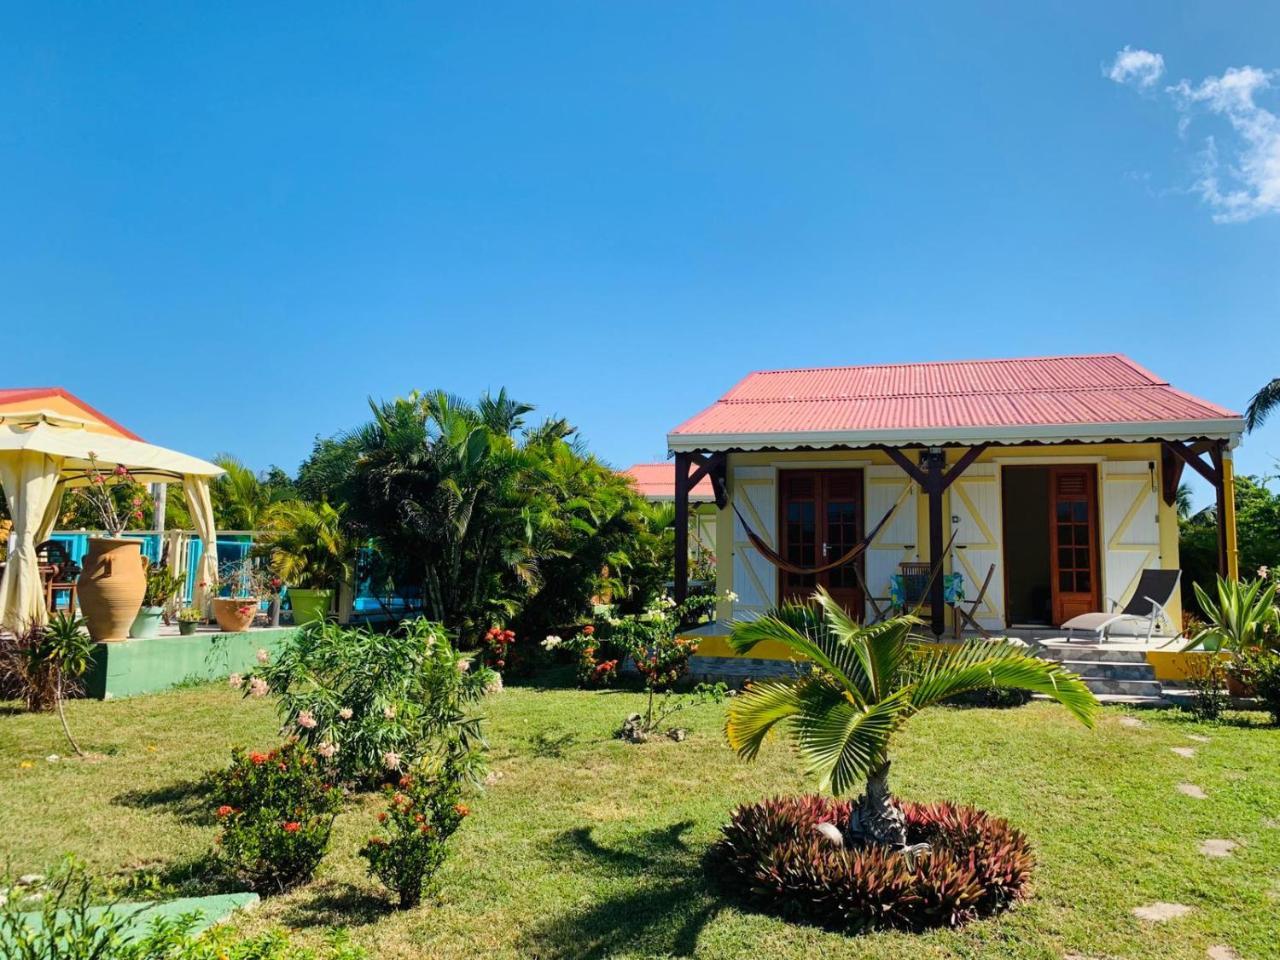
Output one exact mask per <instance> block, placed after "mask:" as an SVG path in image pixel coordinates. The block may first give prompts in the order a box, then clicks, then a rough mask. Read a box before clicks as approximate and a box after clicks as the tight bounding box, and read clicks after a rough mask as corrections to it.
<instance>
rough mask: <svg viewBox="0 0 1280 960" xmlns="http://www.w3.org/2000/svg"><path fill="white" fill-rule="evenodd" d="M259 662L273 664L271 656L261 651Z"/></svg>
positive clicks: (259, 652)
mask: <svg viewBox="0 0 1280 960" xmlns="http://www.w3.org/2000/svg"><path fill="white" fill-rule="evenodd" d="M258 662H259V663H270V662H271V654H269V653H267V651H265V650H259V651H258Z"/></svg>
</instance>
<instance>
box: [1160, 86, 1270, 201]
mask: <svg viewBox="0 0 1280 960" xmlns="http://www.w3.org/2000/svg"><path fill="white" fill-rule="evenodd" d="M1275 76H1276V73H1275V71H1267V70H1259V69H1258V68H1257V67H1231V68H1230V69H1228V70H1227V71H1226V72H1225V73H1224V74H1223V75H1222V76H1220V77H1207V78H1206V79H1204V80H1202V81H1201V82H1200V83H1199V85H1197V86H1194V87H1193V86H1192V85H1191V84H1190V83H1188V82H1187V81H1186V80H1183V81H1181V82H1180V83H1178V84H1177V85H1175V86H1172V87H1169V88H1168V92H1169V94H1170V95H1172V96H1173V97H1174V99H1175V100H1176V101H1177V103H1178V106H1179V108H1180V109H1182V110H1184V111H1187V113H1188V114H1190V113H1193V112H1195V111H1196V110H1197V109H1203V110H1206V111H1208V112H1209V113H1211V114H1214V115H1216V116H1220V117H1223V118H1224V119H1226V121H1227V122H1228V123H1229V124H1230V125H1231V130H1232V132H1233V133H1234V134H1235V137H1234V138H1233V140H1231V141H1228V142H1226V143H1225V145H1220V144H1219V142H1218V139H1217V138H1216V137H1213V136H1209V137H1207V138H1206V139H1205V147H1204V152H1203V153H1202V154H1201V170H1200V179H1199V180H1198V181H1197V183H1196V188H1197V189H1198V190H1199V191H1200V195H1201V196H1202V197H1203V198H1204V199H1205V201H1206V202H1207V203H1208V204H1209V205H1210V206H1211V207H1213V210H1214V214H1213V219H1214V220H1216V221H1217V222H1218V223H1239V222H1242V221H1244V220H1252V219H1253V218H1254V217H1258V216H1262V215H1263V214H1267V213H1280V118H1278V117H1277V116H1276V115H1275V114H1274V113H1272V112H1271V111H1270V110H1268V109H1267V108H1266V107H1263V106H1260V105H1259V104H1258V102H1257V99H1256V98H1257V96H1258V94H1260V93H1265V92H1266V91H1268V90H1270V89H1271V81H1272V79H1273V78H1274V77H1275ZM1185 119H1186V118H1185V117H1184V120H1185ZM1224 154H1225V159H1224V156H1223V155H1224Z"/></svg>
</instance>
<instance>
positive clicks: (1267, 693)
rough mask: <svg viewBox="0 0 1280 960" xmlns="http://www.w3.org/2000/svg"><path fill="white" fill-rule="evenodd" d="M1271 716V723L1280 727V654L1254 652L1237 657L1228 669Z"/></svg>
mask: <svg viewBox="0 0 1280 960" xmlns="http://www.w3.org/2000/svg"><path fill="white" fill-rule="evenodd" d="M1228 669H1229V670H1230V672H1231V673H1233V674H1234V675H1235V676H1236V678H1237V679H1238V680H1239V681H1240V682H1241V683H1242V684H1243V685H1245V686H1246V687H1250V688H1252V689H1253V692H1254V695H1255V696H1257V698H1258V699H1259V700H1260V701H1262V705H1263V706H1264V707H1266V709H1267V711H1268V712H1269V713H1270V714H1271V722H1272V724H1273V725H1275V726H1280V652H1277V651H1275V650H1252V651H1248V652H1246V653H1242V654H1240V655H1239V656H1237V657H1236V658H1235V659H1234V660H1233V661H1232V663H1231V666H1230V667H1229V668H1228Z"/></svg>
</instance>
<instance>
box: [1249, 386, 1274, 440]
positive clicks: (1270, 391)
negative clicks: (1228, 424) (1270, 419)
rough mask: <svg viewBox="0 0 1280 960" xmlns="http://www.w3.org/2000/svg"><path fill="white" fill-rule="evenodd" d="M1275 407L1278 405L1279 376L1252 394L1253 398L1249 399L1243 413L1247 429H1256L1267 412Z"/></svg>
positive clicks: (1264, 418) (1265, 417)
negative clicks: (1247, 407)
mask: <svg viewBox="0 0 1280 960" xmlns="http://www.w3.org/2000/svg"><path fill="white" fill-rule="evenodd" d="M1276 407H1280V377H1277V378H1276V379H1274V380H1272V381H1271V382H1270V383H1268V384H1267V385H1266V386H1265V387H1263V388H1262V389H1261V390H1259V391H1258V392H1257V393H1255V394H1254V395H1253V399H1252V400H1250V401H1249V409H1248V410H1246V411H1245V414H1244V422H1245V426H1246V427H1247V428H1248V429H1249V430H1256V429H1257V428H1258V427H1260V426H1262V423H1263V421H1264V420H1266V419H1267V414H1269V413H1270V412H1271V411H1272V410H1274V409H1275V408H1276Z"/></svg>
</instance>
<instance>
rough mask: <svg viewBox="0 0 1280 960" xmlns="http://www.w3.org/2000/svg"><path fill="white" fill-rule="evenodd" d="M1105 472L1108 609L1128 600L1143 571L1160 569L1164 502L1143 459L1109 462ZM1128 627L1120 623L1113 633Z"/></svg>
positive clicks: (1105, 582) (1106, 592)
mask: <svg viewBox="0 0 1280 960" xmlns="http://www.w3.org/2000/svg"><path fill="white" fill-rule="evenodd" d="M1101 472H1102V496H1101V498H1100V499H1101V501H1102V549H1103V550H1104V551H1105V552H1104V555H1103V561H1102V569H1103V572H1104V577H1105V579H1104V580H1103V592H1104V593H1105V594H1106V596H1107V599H1106V600H1104V601H1103V606H1104V607H1105V608H1107V609H1110V601H1112V600H1114V601H1115V602H1116V603H1118V604H1119V605H1120V606H1124V605H1125V604H1126V603H1127V602H1128V601H1129V598H1130V597H1131V596H1132V595H1133V591H1134V588H1135V587H1136V586H1137V585H1138V578H1139V577H1140V576H1141V575H1142V571H1143V570H1146V569H1148V568H1157V567H1159V566H1161V562H1160V503H1159V500H1158V498H1157V496H1156V491H1155V489H1154V487H1155V482H1154V478H1153V474H1152V471H1151V469H1150V468H1149V467H1148V466H1147V464H1146V462H1145V461H1124V460H1119V461H1115V462H1111V461H1107V462H1104V463H1103V464H1102V471H1101ZM1125 629H1126V628H1125V625H1123V624H1116V627H1115V629H1114V630H1112V631H1111V632H1113V633H1123V632H1125ZM1129 629H1132V628H1131V627H1130V628H1129ZM1144 632H1145V628H1144Z"/></svg>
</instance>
